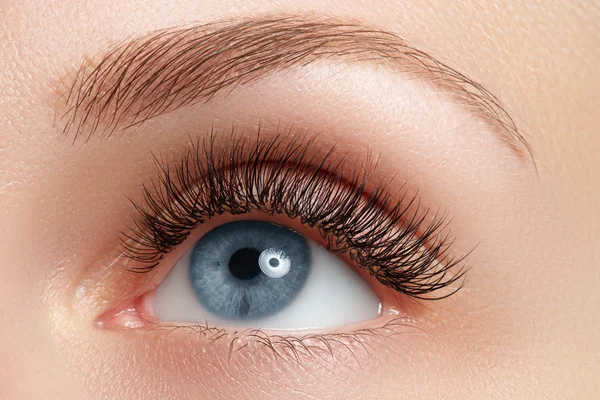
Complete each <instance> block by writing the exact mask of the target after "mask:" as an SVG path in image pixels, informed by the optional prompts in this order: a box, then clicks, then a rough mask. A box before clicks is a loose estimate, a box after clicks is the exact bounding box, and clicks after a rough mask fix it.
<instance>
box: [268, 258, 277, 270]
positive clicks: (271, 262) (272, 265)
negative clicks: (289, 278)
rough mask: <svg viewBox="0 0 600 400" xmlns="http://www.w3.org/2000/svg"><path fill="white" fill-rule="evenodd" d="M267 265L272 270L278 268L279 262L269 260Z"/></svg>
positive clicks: (272, 259)
mask: <svg viewBox="0 0 600 400" xmlns="http://www.w3.org/2000/svg"><path fill="white" fill-rule="evenodd" d="M269 265H270V266H271V267H273V268H277V267H279V260H278V259H276V258H271V259H270V260H269Z"/></svg>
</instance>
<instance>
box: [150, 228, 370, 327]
mask: <svg viewBox="0 0 600 400" xmlns="http://www.w3.org/2000/svg"><path fill="white" fill-rule="evenodd" d="M152 303H153V307H152V308H153V313H154V314H155V317H156V318H157V319H158V320H160V321H164V322H178V323H185V322H194V321H206V322H207V323H208V324H210V325H220V326H243V327H249V328H264V329H272V330H304V329H324V328H336V327H340V326H345V325H348V324H354V323H359V322H362V321H367V320H372V319H375V318H377V317H379V316H380V314H381V300H380V299H379V297H378V296H377V295H376V294H375V293H374V292H373V290H372V289H371V287H370V286H369V284H368V283H367V282H366V281H365V280H364V279H363V278H361V277H360V276H359V274H358V273H357V272H356V271H355V269H354V268H352V267H350V266H348V265H347V264H346V263H345V262H344V261H343V260H342V259H341V258H339V257H338V256H336V255H335V254H333V253H331V252H329V251H327V250H325V249H324V248H322V247H320V246H319V245H317V244H316V243H314V242H313V241H311V240H310V239H307V238H305V237H304V236H303V235H301V234H300V233H298V232H296V231H294V230H292V229H289V228H286V227H284V226H281V225H278V224H275V223H271V222H265V221H253V220H245V221H236V222H230V223H227V224H224V225H221V226H219V227H217V228H215V229H213V230H212V231H210V232H208V233H206V234H205V235H204V236H203V237H201V238H200V239H199V240H198V241H197V242H196V243H195V244H194V245H193V247H192V248H191V250H190V251H188V252H187V254H186V255H184V256H183V257H182V258H181V259H180V260H179V261H178V262H177V263H176V265H175V266H174V267H173V268H172V269H171V271H170V272H169V273H168V275H167V276H166V278H165V279H164V280H163V281H162V282H161V283H160V284H159V286H158V287H157V289H156V291H155V293H154V298H153V301H152Z"/></svg>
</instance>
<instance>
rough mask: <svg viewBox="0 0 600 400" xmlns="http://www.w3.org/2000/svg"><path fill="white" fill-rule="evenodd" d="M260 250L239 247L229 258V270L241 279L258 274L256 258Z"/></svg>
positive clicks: (250, 277) (258, 268)
mask: <svg viewBox="0 0 600 400" xmlns="http://www.w3.org/2000/svg"><path fill="white" fill-rule="evenodd" d="M259 257H260V251H258V250H256V249H251V248H249V247H246V248H244V249H239V250H238V251H236V252H235V253H233V254H232V255H231V258H230V259H229V272H231V275H233V276H235V277H236V278H238V279H241V280H249V279H252V278H254V277H255V276H257V275H258V274H260V265H258V258H259Z"/></svg>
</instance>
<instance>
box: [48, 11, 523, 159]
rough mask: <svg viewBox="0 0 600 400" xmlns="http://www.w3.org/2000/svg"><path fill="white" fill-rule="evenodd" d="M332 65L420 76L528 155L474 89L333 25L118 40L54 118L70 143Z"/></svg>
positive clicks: (420, 59) (217, 26)
mask: <svg viewBox="0 0 600 400" xmlns="http://www.w3.org/2000/svg"><path fill="white" fill-rule="evenodd" d="M333 58H340V59H342V60H343V61H346V62H348V63H357V62H370V63H376V64H385V65H389V66H391V67H392V68H393V69H395V70H397V71H400V72H403V73H408V74H411V75H413V76H416V77H418V78H421V79H423V80H425V81H426V82H428V83H430V84H431V85H433V86H434V87H436V88H437V89H439V90H441V91H442V92H444V93H445V94H448V95H450V96H451V97H452V98H454V99H455V100H456V101H457V102H459V103H461V104H463V105H464V106H466V107H467V108H468V110H469V111H470V112H471V113H473V114H474V115H476V116H478V117H480V118H481V119H483V120H485V121H486V122H487V123H488V124H489V125H490V126H492V128H495V129H494V130H496V131H497V132H499V133H500V136H501V138H502V139H503V141H504V142H505V143H506V144H507V145H508V146H509V147H510V148H511V149H512V150H514V151H515V152H516V153H517V154H520V155H522V154H523V151H522V150H523V149H525V150H526V152H528V153H529V154H531V149H530V147H529V144H528V143H527V142H526V140H525V139H524V137H523V135H522V134H521V133H520V132H519V130H518V129H517V126H516V124H515V122H514V120H513V119H512V117H511V116H510V115H509V114H508V112H507V111H506V110H505V109H504V108H503V107H502V105H501V103H500V101H499V100H498V99H497V98H496V97H495V96H494V95H493V94H492V93H490V92H489V91H488V90H487V89H485V88H484V87H483V86H481V85H480V84H479V83H477V82H475V81H473V80H472V79H469V78H468V77H466V76H465V75H463V74H462V73H460V72H458V71H457V70H455V69H453V68H451V67H449V66H447V65H446V64H444V63H442V62H440V61H438V60H436V59H435V58H434V57H432V56H430V55H428V54H427V53H425V52H423V51H421V50H418V49H416V48H414V47H412V46H410V45H409V44H408V43H407V42H406V41H405V40H403V39H402V38H400V37H399V36H397V35H395V34H393V33H390V32H386V31H382V30H378V29H374V28H369V27H366V26H362V25H360V24H355V23H345V22H339V21H337V20H333V19H322V20H318V19H317V20H310V19H304V18H300V17H282V18H264V19H253V20H245V21H242V22H216V23H210V24H204V25H193V26H187V27H175V28H167V29H162V30H158V31H154V32H150V33H148V34H146V35H144V36H141V37H138V38H134V39H133V40H127V41H122V42H120V43H118V44H116V45H114V46H113V47H112V48H111V49H109V50H108V51H107V52H105V53H103V54H101V55H99V56H96V57H86V58H85V59H84V61H83V63H82V64H81V67H80V68H79V69H78V70H77V72H76V73H74V75H75V76H74V77H71V81H72V83H71V84H70V85H66V86H64V87H63V90H61V93H60V94H61V96H60V98H61V99H62V101H63V103H62V107H63V109H64V110H65V111H63V112H60V118H59V119H60V121H61V123H62V124H63V131H64V133H65V134H66V135H72V136H73V138H74V139H73V140H76V139H77V138H78V137H80V136H82V135H84V134H85V133H87V138H88V139H89V138H90V137H92V135H94V134H99V135H103V136H105V137H106V136H110V135H111V134H113V133H114V132H115V131H117V130H126V129H128V128H131V127H134V126H136V125H140V124H142V123H143V122H145V121H148V120H149V119H151V118H154V117H157V116H160V115H163V114H166V113H170V112H173V111H175V110H177V109H179V108H181V107H185V106H190V105H194V104H198V103H202V102H207V101H209V100H210V99H211V98H213V97H214V96H216V95H217V94H219V93H223V92H224V93H229V92H231V91H232V90H233V89H234V88H236V87H237V86H240V85H244V84H246V83H249V82H252V81H256V80H258V79H260V78H261V77H264V76H266V75H268V74H270V73H273V72H277V71H281V70H284V69H288V68H291V67H294V66H307V65H309V64H311V63H313V62H315V61H317V60H323V59H333ZM63 81H64V80H63Z"/></svg>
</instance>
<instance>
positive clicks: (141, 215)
mask: <svg viewBox="0 0 600 400" xmlns="http://www.w3.org/2000/svg"><path fill="white" fill-rule="evenodd" d="M217 136H222V134H220V135H219V134H218V133H217V132H211V133H210V135H209V137H208V139H206V140H205V141H204V142H202V143H201V142H199V141H198V142H191V143H190V144H189V147H188V149H187V151H186V152H185V155H184V157H183V159H182V160H181V161H180V162H179V163H178V164H176V165H175V166H174V167H172V166H169V165H163V163H161V162H160V161H158V159H157V170H158V180H157V181H155V182H153V184H152V185H150V186H144V204H143V205H141V204H138V203H136V202H133V205H134V207H135V214H134V224H133V226H131V228H130V230H129V231H128V232H124V233H123V236H122V239H123V240H122V246H123V254H124V256H125V257H127V258H130V259H132V260H135V261H136V262H137V263H139V266H138V267H135V268H131V269H132V270H135V271H137V272H145V271H148V270H151V269H152V268H154V267H155V266H156V265H158V263H159V262H160V260H161V259H162V258H163V257H164V256H165V255H166V254H168V253H169V252H170V251H171V250H172V249H173V248H175V247H176V246H178V245H179V244H181V243H182V242H183V241H184V240H185V239H186V238H187V237H188V235H189V233H190V232H191V231H192V230H193V229H195V228H196V227H197V226H199V225H201V224H202V223H204V222H205V221H206V220H208V219H210V218H212V217H214V216H216V215H222V214H232V215H240V214H245V213H248V212H250V211H253V210H256V211H260V212H264V213H267V214H269V215H272V214H283V215H286V216H287V217H289V218H291V219H294V218H299V219H300V222H301V223H302V225H303V226H305V227H309V228H316V229H317V230H318V231H319V232H320V234H321V236H322V237H323V239H324V240H325V241H326V242H327V245H326V247H327V249H328V250H330V251H334V252H336V253H339V254H347V255H348V256H349V257H350V258H351V259H352V260H353V261H354V262H355V263H356V264H357V266H359V267H360V268H364V269H367V270H368V271H369V272H370V274H371V275H373V276H374V277H375V278H376V279H377V280H378V281H379V282H381V283H382V284H384V285H386V286H388V287H390V288H392V289H394V290H396V291H398V292H400V293H403V294H406V295H408V296H411V297H413V298H416V299H440V298H444V297H447V296H449V295H451V294H452V293H455V292H456V291H458V290H459V289H460V287H462V284H459V285H458V288H456V289H452V290H451V292H450V293H449V294H444V295H437V296H436V295H432V293H434V292H437V291H439V290H440V289H443V288H446V287H449V286H451V285H453V284H455V283H457V282H459V281H460V280H462V278H463V276H464V274H465V273H466V271H467V268H466V267H464V266H461V264H462V262H463V259H464V257H461V258H454V257H452V256H451V255H450V245H451V243H452V238H451V237H449V236H448V235H444V234H442V233H441V231H442V230H443V228H444V227H445V222H444V221H445V218H444V217H439V215H438V214H437V213H436V215H435V218H433V222H431V223H427V224H425V221H426V219H427V217H428V210H421V209H420V207H419V201H418V198H417V197H416V196H413V197H411V198H407V196H406V194H404V195H401V196H400V199H399V200H394V198H396V197H394V196H393V195H392V193H391V192H390V191H389V190H388V189H387V188H386V186H387V185H389V184H390V183H391V181H387V182H386V181H383V180H382V181H379V182H378V185H372V184H371V182H370V179H369V178H370V173H371V172H372V170H373V169H374V168H375V166H376V163H373V162H372V161H371V157H370V155H367V157H366V161H365V162H364V164H363V165H361V166H360V167H358V168H356V169H354V170H351V171H348V170H345V169H344V166H345V164H346V163H347V162H348V160H347V159H346V158H345V157H343V156H342V157H336V155H335V147H331V148H329V149H327V151H326V152H325V153H324V152H323V151H322V150H323V146H320V145H319V143H318V142H317V141H316V138H314V137H312V138H309V137H306V135H303V134H301V133H297V132H296V133H294V132H285V133H284V134H281V135H280V134H277V135H275V136H274V137H273V138H271V139H262V138H261V136H260V131H259V133H258V137H257V139H256V140H255V141H254V142H252V141H249V140H245V139H244V137H243V136H240V135H237V134H236V133H235V131H232V132H231V134H230V135H229V140H228V141H227V143H226V144H225V145H221V146H219V145H218V143H217ZM286 137H291V138H292V139H291V140H290V141H289V142H286V140H285V138H286ZM319 154H326V155H325V156H324V157H321V158H319ZM368 187H374V189H372V190H370V191H369V190H368ZM425 225H426V226H425ZM451 271H452V272H451Z"/></svg>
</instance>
